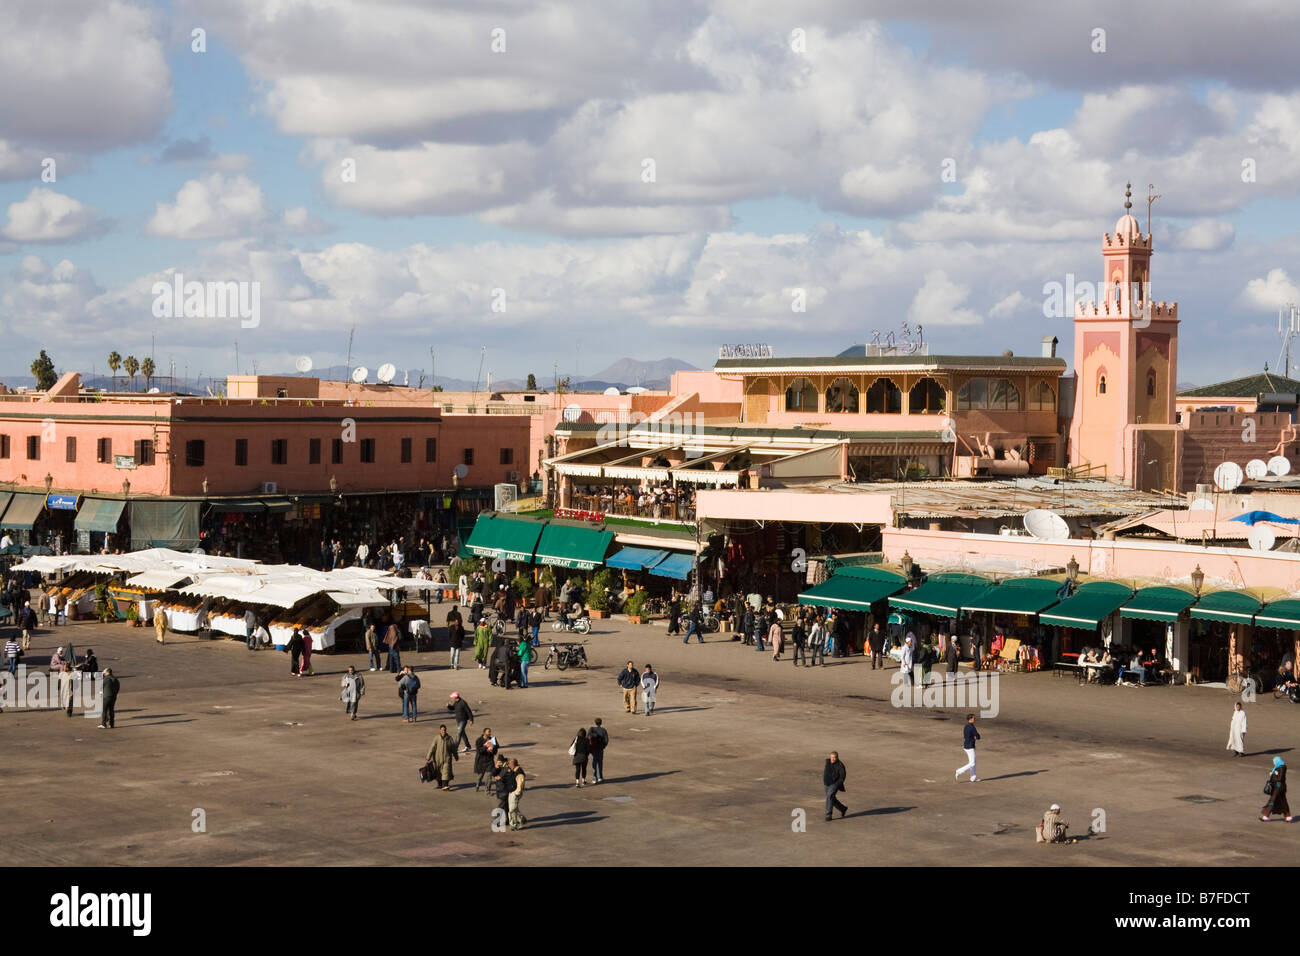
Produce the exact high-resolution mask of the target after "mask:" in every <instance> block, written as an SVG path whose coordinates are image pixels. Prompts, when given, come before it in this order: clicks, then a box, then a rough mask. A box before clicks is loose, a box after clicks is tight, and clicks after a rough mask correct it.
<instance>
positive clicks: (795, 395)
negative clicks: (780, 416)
mask: <svg viewBox="0 0 1300 956" xmlns="http://www.w3.org/2000/svg"><path fill="white" fill-rule="evenodd" d="M785 410H786V411H787V412H815V411H817V389H816V388H814V387H813V383H812V382H810V381H808V379H806V378H797V379H795V380H794V381H793V382H791V383H790V387H789V388H787V389H786V390H785Z"/></svg>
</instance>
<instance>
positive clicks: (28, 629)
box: [18, 601, 36, 654]
mask: <svg viewBox="0 0 1300 956" xmlns="http://www.w3.org/2000/svg"><path fill="white" fill-rule="evenodd" d="M18 616H19V622H18V623H19V626H20V627H22V629H23V653H24V654H26V653H27V652H28V651H30V650H31V649H32V631H34V630H36V612H35V611H33V610H32V602H31V601H24V602H23V610H22V613H21V614H19V615H18Z"/></svg>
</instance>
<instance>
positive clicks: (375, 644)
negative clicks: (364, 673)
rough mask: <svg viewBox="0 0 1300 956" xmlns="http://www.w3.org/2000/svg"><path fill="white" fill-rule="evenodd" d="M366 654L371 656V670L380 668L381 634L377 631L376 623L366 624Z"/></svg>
mask: <svg viewBox="0 0 1300 956" xmlns="http://www.w3.org/2000/svg"><path fill="white" fill-rule="evenodd" d="M366 654H367V655H368V657H369V662H370V670H371V672H372V673H373V672H374V671H377V670H379V635H378V634H376V633H375V625H374V624H367V625H366Z"/></svg>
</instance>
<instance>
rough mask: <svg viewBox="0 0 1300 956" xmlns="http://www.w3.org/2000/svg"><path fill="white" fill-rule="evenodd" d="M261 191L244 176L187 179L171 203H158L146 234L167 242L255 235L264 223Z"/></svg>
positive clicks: (211, 175) (263, 205)
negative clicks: (170, 240) (168, 240)
mask: <svg viewBox="0 0 1300 956" xmlns="http://www.w3.org/2000/svg"><path fill="white" fill-rule="evenodd" d="M268 216H269V214H268V212H267V210H266V206H265V203H264V202H263V198H262V190H261V187H259V186H258V185H257V184H256V183H254V182H253V181H252V180H250V179H248V178H247V177H246V176H231V177H226V176H223V175H222V174H221V173H208V174H207V175H205V176H202V177H200V178H199V179H191V180H190V181H189V182H187V183H186V184H185V185H184V186H182V187H181V188H180V191H179V192H178V193H177V194H176V201H175V202H172V203H161V202H160V203H158V204H157V207H156V209H155V211H154V215H153V218H152V219H150V220H149V224H148V226H147V230H148V232H149V234H150V235H153V236H164V237H167V238H170V239H226V238H231V237H235V236H242V235H248V234H250V233H255V232H258V231H259V230H260V229H261V228H262V227H263V225H264V224H265V223H266V221H267V219H268Z"/></svg>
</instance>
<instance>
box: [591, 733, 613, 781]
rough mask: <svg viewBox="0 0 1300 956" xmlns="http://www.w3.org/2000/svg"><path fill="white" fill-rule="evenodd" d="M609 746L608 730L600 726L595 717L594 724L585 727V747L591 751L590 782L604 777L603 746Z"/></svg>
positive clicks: (602, 779) (601, 779)
mask: <svg viewBox="0 0 1300 956" xmlns="http://www.w3.org/2000/svg"><path fill="white" fill-rule="evenodd" d="M608 746H609V731H608V730H606V729H605V728H604V727H602V726H601V721H600V718H599V717H597V718H596V726H594V727H589V728H588V729H587V747H588V749H589V750H590V752H591V782H592V783H593V784H597V783H601V782H603V781H604V779H605V748H606V747H608Z"/></svg>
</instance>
